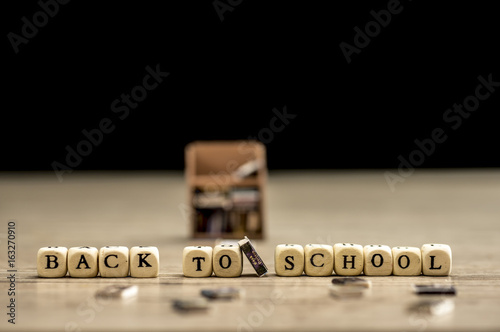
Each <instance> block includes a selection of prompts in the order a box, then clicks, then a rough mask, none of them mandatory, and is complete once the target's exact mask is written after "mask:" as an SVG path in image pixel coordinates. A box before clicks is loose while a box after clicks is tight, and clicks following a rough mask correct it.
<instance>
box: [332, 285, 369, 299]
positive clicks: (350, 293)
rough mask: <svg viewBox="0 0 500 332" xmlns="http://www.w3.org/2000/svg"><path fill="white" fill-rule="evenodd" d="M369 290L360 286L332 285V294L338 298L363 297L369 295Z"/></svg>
mask: <svg viewBox="0 0 500 332" xmlns="http://www.w3.org/2000/svg"><path fill="white" fill-rule="evenodd" d="M368 290H369V289H368V288H366V287H359V286H348V287H346V286H343V285H330V294H331V295H332V296H334V297H337V298H354V297H362V296H364V295H365V294H366V293H368Z"/></svg>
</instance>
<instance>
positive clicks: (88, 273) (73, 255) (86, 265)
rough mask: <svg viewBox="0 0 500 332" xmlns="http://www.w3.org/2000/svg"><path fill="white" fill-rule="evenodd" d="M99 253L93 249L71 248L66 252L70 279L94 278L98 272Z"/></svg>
mask: <svg viewBox="0 0 500 332" xmlns="http://www.w3.org/2000/svg"><path fill="white" fill-rule="evenodd" d="M98 257H99V251H98V250H97V248H94V247H72V248H69V250H68V272H69V275H70V277H76V278H94V277H96V276H97V273H98V272H99V261H98Z"/></svg>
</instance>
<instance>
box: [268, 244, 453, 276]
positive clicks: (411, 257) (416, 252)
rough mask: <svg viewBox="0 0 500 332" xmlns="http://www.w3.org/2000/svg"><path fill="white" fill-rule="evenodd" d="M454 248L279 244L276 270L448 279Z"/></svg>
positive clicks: (282, 272)
mask: <svg viewBox="0 0 500 332" xmlns="http://www.w3.org/2000/svg"><path fill="white" fill-rule="evenodd" d="M451 261H452V260H451V248H450V246H448V245H446V244H424V245H423V246H422V247H421V248H416V247H393V248H392V249H391V248H390V247H389V246H386V245H373V244H371V245H367V246H365V247H363V246H361V245H359V244H352V243H337V244H335V245H334V246H330V245H324V244H307V245H306V246H305V247H302V246H301V245H298V244H280V245H278V246H277V247H276V250H275V256H274V267H275V271H276V274H277V275H279V276H290V277H292V276H300V275H302V272H305V274H307V275H309V276H329V275H331V274H332V272H333V271H335V274H337V275H342V276H355V275H360V274H361V273H363V274H364V275H367V276H388V275H391V274H392V275H396V276H416V275H420V274H422V273H423V274H424V275H428V276H447V275H449V274H450V273H451Z"/></svg>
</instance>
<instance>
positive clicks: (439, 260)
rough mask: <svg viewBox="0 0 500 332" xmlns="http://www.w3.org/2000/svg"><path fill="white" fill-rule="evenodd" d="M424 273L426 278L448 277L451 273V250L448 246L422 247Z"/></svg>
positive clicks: (430, 245)
mask: <svg viewBox="0 0 500 332" xmlns="http://www.w3.org/2000/svg"><path fill="white" fill-rule="evenodd" d="M422 273H423V274H424V275H426V276H447V275H449V274H450V273H451V248H450V246H449V245H447V244H434V243H433V244H424V245H423V246H422Z"/></svg>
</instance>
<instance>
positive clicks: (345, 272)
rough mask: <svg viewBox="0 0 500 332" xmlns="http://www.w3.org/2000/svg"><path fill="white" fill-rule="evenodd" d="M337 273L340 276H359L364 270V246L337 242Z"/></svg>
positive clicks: (334, 248) (335, 247)
mask: <svg viewBox="0 0 500 332" xmlns="http://www.w3.org/2000/svg"><path fill="white" fill-rule="evenodd" d="M333 251H334V253H335V264H334V269H335V273H336V274H338V275H340V276H357V275H360V274H361V272H363V263H364V262H363V246H362V245H360V244H354V243H336V244H335V245H334V246H333Z"/></svg>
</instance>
